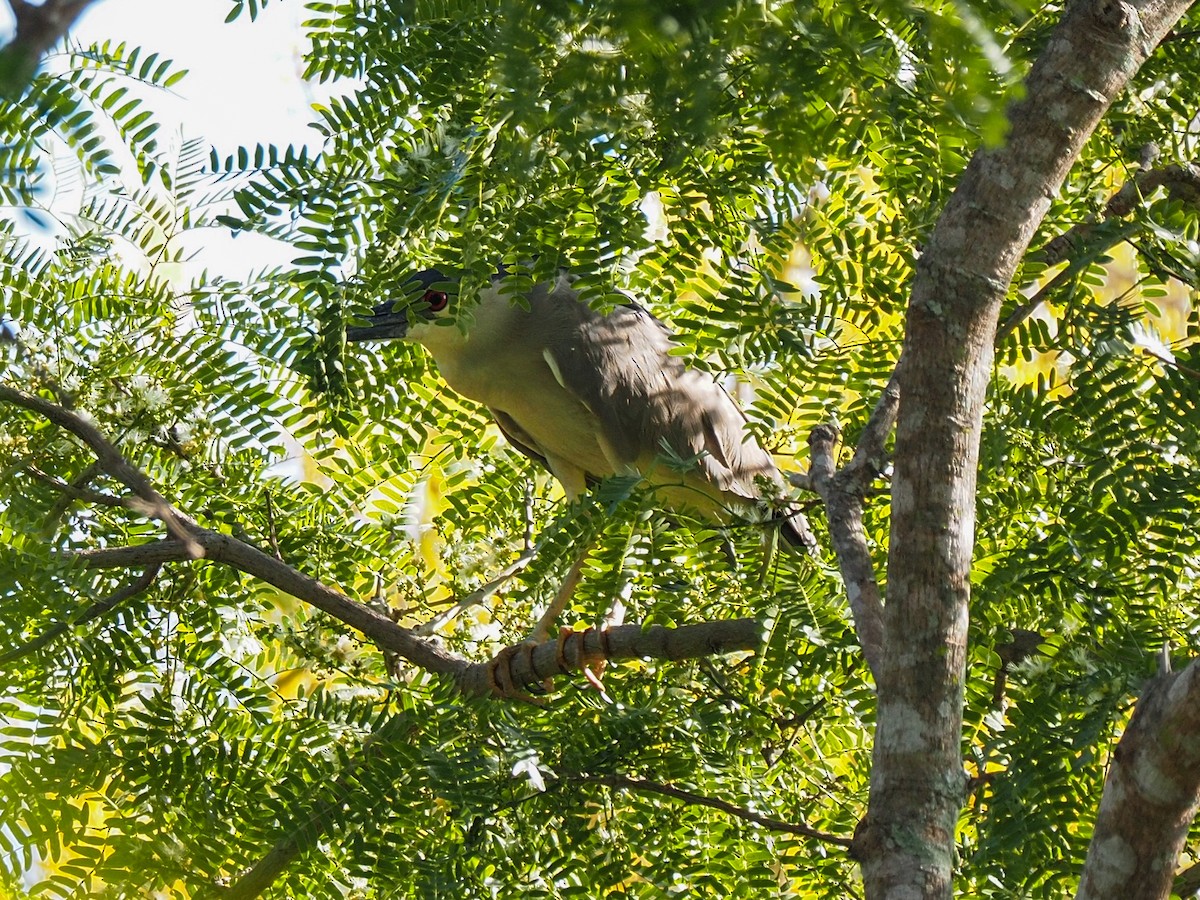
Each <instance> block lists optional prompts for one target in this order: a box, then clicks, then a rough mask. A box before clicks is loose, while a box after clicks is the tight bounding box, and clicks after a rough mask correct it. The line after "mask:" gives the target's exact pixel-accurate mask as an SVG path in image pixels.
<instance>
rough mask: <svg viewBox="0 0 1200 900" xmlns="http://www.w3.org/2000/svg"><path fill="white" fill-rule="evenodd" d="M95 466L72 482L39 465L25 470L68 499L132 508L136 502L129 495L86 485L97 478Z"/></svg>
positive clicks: (89, 467)
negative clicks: (108, 491) (95, 489)
mask: <svg viewBox="0 0 1200 900" xmlns="http://www.w3.org/2000/svg"><path fill="white" fill-rule="evenodd" d="M93 468H94V466H88V469H87V471H85V472H84V474H83V475H81V476H80V477H78V478H76V479H75V480H74V481H71V482H66V481H63V480H62V479H61V478H58V477H57V476H55V475H50V474H49V473H47V472H43V471H42V470H41V469H39V468H38V467H37V466H27V467H26V468H25V471H26V472H28V473H29V474H30V475H32V476H33V477H34V478H36V479H37V480H38V481H40V482H42V483H43V484H48V485H49V486H50V487H52V488H54V489H55V490H56V491H59V492H60V493H61V494H62V495H63V497H65V498H66V499H68V500H79V501H81V502H83V503H90V504H92V505H93V506H110V507H113V508H114V509H122V508H123V509H132V508H133V507H134V504H133V503H132V502H130V500H129V498H128V497H114V496H113V495H112V494H106V493H104V492H103V491H94V490H92V489H91V488H88V487H85V486H84V485H86V484H88V483H89V482H91V480H92V479H93V478H95V476H96V473H95V472H94V471H93ZM95 468H98V467H95ZM48 518H51V519H54V518H57V517H56V516H54V515H53V514H51V515H50V516H48Z"/></svg>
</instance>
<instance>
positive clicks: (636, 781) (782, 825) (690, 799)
mask: <svg viewBox="0 0 1200 900" xmlns="http://www.w3.org/2000/svg"><path fill="white" fill-rule="evenodd" d="M559 777H561V778H562V779H563V780H564V781H572V782H578V783H581V784H603V785H606V786H607V787H611V788H617V789H618V790H627V791H638V792H640V793H643V794H658V795H659V796H662V797H670V798H672V799H674V800H681V801H683V802H684V803H690V804H692V805H694V806H706V807H708V808H709V809H715V810H717V811H718V812H723V813H726V814H727V815H730V816H734V817H735V818H738V819H742V820H743V821H746V822H753V823H754V824H756V825H761V826H762V827H763V828H766V829H769V830H770V831H780V832H784V833H785V834H798V835H800V836H801V837H810V838H814V839H816V840H818V841H824V842H825V843H827V844H835V845H836V846H838V847H849V846H850V845H851V843H853V841H852V839H851V838H848V837H843V836H841V835H837V834H830V833H829V832H827V831H821V830H820V829H817V828H813V827H812V826H811V825H805V824H804V823H802V822H784V821H783V820H781V819H773V818H771V817H770V816H764V815H762V814H761V813H756V812H753V811H751V810H748V809H744V808H743V807H740V806H737V805H736V804H733V803H728V802H726V801H725V800H718V799H716V798H715V797H706V796H704V795H703V794H697V793H694V792H692V791H685V790H684V789H682V788H677V787H675V786H674V785H672V784H662V783H659V782H656V781H646V780H644V779H642V778H629V777H627V776H625V775H584V774H580V773H562V774H560V776H559Z"/></svg>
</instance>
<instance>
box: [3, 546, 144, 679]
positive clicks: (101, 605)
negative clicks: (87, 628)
mask: <svg viewBox="0 0 1200 900" xmlns="http://www.w3.org/2000/svg"><path fill="white" fill-rule="evenodd" d="M159 569H160V566H159V564H157V563H151V564H150V565H148V566H147V567H146V571H144V572H143V573H142V574H141V575H139V576H138V577H137V578H135V579H134V580H133V581H131V582H129V584H127V585H125V587H123V588H121V589H119V590H117V591H114V592H113V593H111V594H109V595H108V596H107V597H105V598H104V599H103V600H98V601H96V602H95V603H93V604H92V605H91V606H89V607H87V608H85V609H83V610H82V611H80V612H78V613H76V614H75V615H73V616H70V617H68V618H67V619H66V620H65V621H62V622H59V623H57V624H55V625H51V626H50V627H49V628H47V629H46V630H45V631H43V632H42V633H41V634H39V635H38V636H37V637H35V638H33V639H32V640H28V641H26V642H25V643H24V644H21V645H20V646H19V647H14V648H13V649H11V650H9V651H8V652H7V653H3V654H0V665H6V664H7V663H10V662H13V661H15V660H18V659H21V658H22V657H24V656H29V655H30V654H32V653H37V651H39V650H41V649H42V648H43V647H45V646H47V645H49V644H50V643H51V642H53V641H55V640H57V639H58V638H59V637H61V636H62V635H64V634H66V633H67V632H68V631H70V630H71V629H72V628H74V627H76V626H78V625H86V624H87V623H88V622H92V621H94V620H96V619H98V618H100V617H101V616H102V615H104V614H105V613H107V612H109V611H110V610H113V609H116V608H117V607H118V606H120V605H121V604H122V603H124V602H125V601H126V600H128V599H130V598H131V597H136V596H137V595H138V594H140V593H141V592H142V591H144V590H146V588H148V587H150V585H152V584H153V583H154V579H155V578H157V577H158V572H159Z"/></svg>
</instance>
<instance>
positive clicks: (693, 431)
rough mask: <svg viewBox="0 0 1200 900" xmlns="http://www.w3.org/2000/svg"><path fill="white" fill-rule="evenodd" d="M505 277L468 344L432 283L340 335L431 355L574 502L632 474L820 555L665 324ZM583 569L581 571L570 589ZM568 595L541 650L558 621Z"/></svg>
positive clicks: (450, 297) (660, 493)
mask: <svg viewBox="0 0 1200 900" xmlns="http://www.w3.org/2000/svg"><path fill="white" fill-rule="evenodd" d="M507 274H508V273H507V270H506V269H505V268H503V267H502V268H501V269H500V270H499V271H498V272H497V273H496V274H495V275H494V276H493V277H492V281H491V284H490V285H489V286H488V287H487V288H485V289H484V290H483V291H481V292H480V294H479V297H478V304H477V305H476V306H475V307H474V309H473V310H471V318H470V320H469V327H467V328H466V329H465V330H464V329H463V328H461V327H458V325H457V324H456V323H455V321H454V312H455V305H456V294H457V282H456V280H454V279H451V278H449V277H448V276H446V275H444V274H443V273H441V272H439V271H438V270H436V269H430V270H428V271H425V272H421V273H420V274H418V275H416V276H414V277H413V278H412V279H411V280H410V281H409V282H408V284H407V285H406V287H405V291H406V295H407V296H409V297H412V298H414V302H411V303H408V304H405V303H404V302H403V301H401V302H400V303H399V304H394V303H393V302H391V301H389V302H387V303H384V304H381V305H380V306H378V307H377V308H376V309H375V312H374V315H373V316H372V317H371V318H370V319H369V320H368V324H367V325H363V326H352V327H350V328H347V329H346V337H347V340H350V341H386V340H398V339H405V340H410V341H416V342H417V343H420V344H422V345H424V347H425V348H426V349H427V350H428V351H429V353H430V355H431V356H432V357H433V361H434V363H436V365H437V368H438V371H439V372H440V373H441V375H442V377H443V378H445V380H446V383H447V384H449V385H450V387H452V388H453V389H454V390H456V391H457V392H458V393H460V394H462V395H463V396H465V397H469V398H471V399H473V400H477V401H479V402H480V403H482V404H484V405H485V406H487V408H488V410H489V411H490V412H491V414H492V416H493V418H495V420H496V424H497V425H499V427H500V430H501V431H502V432H503V433H504V436H505V437H506V438H508V440H509V442H510V443H511V444H512V445H513V446H514V447H516V448H517V449H518V450H520V451H521V452H522V453H524V454H525V455H526V456H529V457H531V458H532V459H534V460H536V461H537V462H539V463H540V464H541V465H543V466H545V467H546V468H547V469H549V470H550V472H551V473H552V474H553V475H554V477H555V478H557V479H558V481H559V482H561V484H562V486H563V490H564V491H565V493H566V495H567V497H568V498H570V499H574V498H576V497H579V496H580V495H581V494H583V493H584V491H586V490H587V487H588V485H589V484H590V483H594V482H596V481H598V480H600V479H602V478H604V477H606V476H610V475H625V474H637V475H639V476H641V477H642V478H644V479H645V482H646V483H647V484H648V485H649V486H650V488H651V489H652V490H653V491H654V492H655V495H656V497H658V498H660V499H661V501H662V504H663V506H665V507H666V508H668V509H671V510H674V511H678V512H693V513H697V514H699V515H701V516H703V517H705V518H707V519H710V520H712V521H714V522H717V523H720V524H730V523H732V522H734V521H737V520H745V519H749V520H753V521H757V522H761V523H763V524H764V527H766V528H772V527H773V528H778V529H779V532H780V534H781V535H782V537H783V539H784V541H785V542H786V543H787V544H789V545H792V546H794V547H798V548H802V549H804V550H807V551H809V552H814V551H815V550H816V547H817V543H816V539H815V538H814V537H813V534H812V532H811V531H810V530H809V527H808V522H807V521H806V520H805V518H804V516H803V515H802V514H801V513H800V512H798V511H797V510H796V509H795V508H794V507H793V506H791V505H790V504H789V503H788V501H787V496H786V490H785V487H784V479H783V476H782V475H781V474H780V472H779V469H778V468H777V467H776V466H775V463H774V461H773V460H772V459H771V456H770V454H769V453H767V451H766V450H764V449H763V448H762V446H761V445H760V444H759V443H758V441H757V440H756V439H755V438H754V435H753V434H752V433H751V431H750V429H749V428H748V427H747V423H746V417H745V416H744V415H743V414H742V411H741V410H740V409H739V408H738V406H737V405H736V404H735V403H734V401H733V399H732V398H731V397H730V396H729V394H728V393H726V391H725V389H724V388H723V387H722V386H721V385H720V384H718V383H717V382H716V381H715V380H714V379H713V377H712V376H711V375H709V374H707V373H705V372H702V371H699V370H697V369H693V368H690V367H688V366H687V365H686V364H685V363H684V361H683V360H682V359H680V357H679V356H677V355H673V354H672V352H671V351H672V349H673V347H674V346H675V344H674V343H673V341H672V339H671V335H670V333H669V332H668V331H667V329H666V328H665V327H664V326H663V324H662V323H661V322H659V321H658V320H657V319H655V318H654V317H653V316H651V315H650V314H649V313H647V312H646V311H645V310H643V309H642V308H640V307H639V306H637V305H636V304H634V303H626V304H624V305H621V306H618V307H616V308H615V309H613V310H612V311H611V312H609V313H600V312H597V311H595V310H593V309H592V308H591V307H589V306H588V305H587V304H586V303H585V302H583V301H582V300H581V299H580V298H579V295H578V293H577V292H576V291H575V290H573V289H572V287H571V282H570V279H569V278H568V277H567V276H566V275H561V276H560V277H559V278H558V279H557V280H556V281H554V282H552V283H545V284H539V285H536V286H535V287H534V288H533V289H532V290H530V291H528V292H524V293H522V294H521V296H520V297H519V298H518V297H516V296H514V294H513V290H512V287H513V286H512V285H511V284H510V285H509V289H508V290H505V289H504V287H505V285H504V281H505V277H506V275H507ZM462 299H463V298H461V297H457V300H458V301H459V302H461V301H462ZM681 461H683V462H685V463H686V464H685V465H681ZM585 555H586V554H585ZM581 568H582V558H581V559H580V560H579V561H578V562H577V563H576V567H575V569H574V570H573V573H572V574H573V576H574V577H575V578H576V579H578V576H579V570H580V569H581ZM570 578H571V576H568V579H570ZM562 594H563V592H560V598H559V600H558V602H557V604H552V606H551V609H550V610H548V611H547V614H546V616H544V617H543V619H542V622H541V623H539V627H538V630H537V631H536V632H535V635H536V636H537V637H541V638H544V637H545V632H546V629H547V624H548V623H549V622H551V621H553V619H554V617H555V616H557V615H558V613H559V612H561V611H562V610H561V607H562V605H563V604H565V602H566V601H565V598H563V596H562ZM556 605H557V606H558V608H555V606H556Z"/></svg>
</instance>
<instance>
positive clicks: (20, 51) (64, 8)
mask: <svg viewBox="0 0 1200 900" xmlns="http://www.w3.org/2000/svg"><path fill="white" fill-rule="evenodd" d="M91 3H92V0H44V2H43V3H41V4H40V5H35V4H33V3H29V2H27V0H8V5H9V6H11V7H12V11H13V18H15V19H16V23H17V32H16V35H15V36H14V37H13V39H12V41H10V42H9V44H8V46H6V47H4V49H3V50H0V91H2V92H3V93H5V94H7V95H8V96H14V95H16V94H18V93H20V91H21V89H22V88H24V87H25V85H26V84H28V83H29V79H30V78H32V77H33V73H34V72H36V71H37V67H38V63H40V62H41V59H42V56H43V54H45V53H46V51H47V50H49V49H50V48H51V47H53V46H54V45H55V44H57V43H58V42H59V40H61V39H62V37H63V36H64V35H65V34H66V33H67V31H68V30H69V29H70V28H71V26H72V25H73V24H75V20H76V19H78V18H79V14H80V13H82V12H83V11H84V9H86V8H87V7H88V6H89V5H91Z"/></svg>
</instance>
